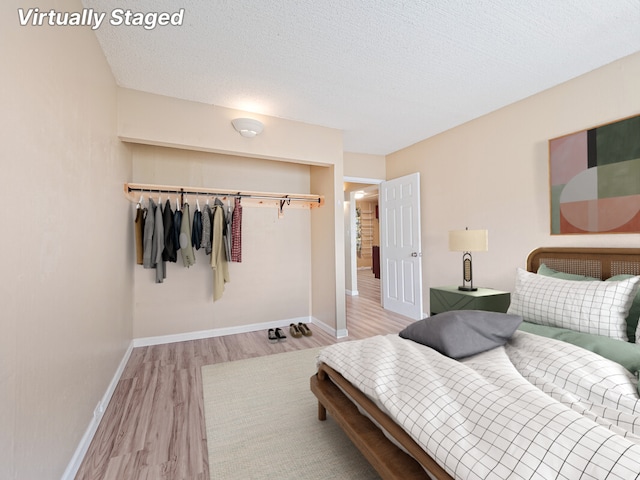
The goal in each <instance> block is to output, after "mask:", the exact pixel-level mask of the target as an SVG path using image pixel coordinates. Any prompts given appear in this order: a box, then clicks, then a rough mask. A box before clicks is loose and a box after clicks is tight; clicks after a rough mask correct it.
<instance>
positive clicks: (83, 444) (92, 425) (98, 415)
mask: <svg viewBox="0 0 640 480" xmlns="http://www.w3.org/2000/svg"><path fill="white" fill-rule="evenodd" d="M132 351H133V341H132V342H130V343H129V347H128V348H127V351H126V352H125V353H124V356H123V357H122V360H120V365H118V368H117V370H116V372H115V374H114V375H113V378H112V379H111V383H109V386H108V387H107V391H106V392H105V394H104V395H103V396H102V399H101V400H100V402H98V405H96V408H95V409H94V411H93V417H92V418H91V421H90V422H89V426H88V427H87V430H86V431H85V432H84V435H83V436H82V438H81V439H80V443H79V444H78V447H77V448H76V451H75V452H74V454H73V457H71V461H70V462H69V464H68V465H67V468H66V470H65V471H64V473H63V474H62V480H73V479H74V478H75V476H76V474H77V473H78V469H79V468H80V464H81V463H82V460H83V459H84V456H85V454H86V453H87V450H88V449H89V445H90V444H91V440H93V436H94V435H95V434H96V430H98V425H100V420H102V417H103V415H104V411H105V410H106V409H107V405H109V402H110V401H111V397H112V396H113V392H114V391H115V389H116V385H118V382H119V381H120V377H121V376H122V372H124V369H125V367H126V366H127V362H128V361H129V357H130V356H131V352H132Z"/></svg>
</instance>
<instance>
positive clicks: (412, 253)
mask: <svg viewBox="0 0 640 480" xmlns="http://www.w3.org/2000/svg"><path fill="white" fill-rule="evenodd" d="M411 256H412V257H421V256H422V253H418V252H411Z"/></svg>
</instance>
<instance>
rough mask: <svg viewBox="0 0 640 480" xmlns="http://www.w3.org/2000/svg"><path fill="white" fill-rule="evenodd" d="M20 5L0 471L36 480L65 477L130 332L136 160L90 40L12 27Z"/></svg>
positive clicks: (6, 81)
mask: <svg viewBox="0 0 640 480" xmlns="http://www.w3.org/2000/svg"><path fill="white" fill-rule="evenodd" d="M25 6H26V5H25V4H24V2H17V1H9V2H3V3H2V14H1V15H0V17H1V18H2V20H1V22H2V23H1V27H0V29H1V31H2V42H0V52H1V54H0V55H1V57H2V59H3V65H2V67H3V68H2V70H3V73H4V74H3V75H2V79H1V80H0V84H1V88H0V104H1V105H2V116H1V118H2V120H1V122H2V125H1V126H2V128H1V131H2V145H3V149H4V151H3V154H2V174H1V175H0V189H1V190H2V192H3V193H4V195H5V199H6V205H5V208H3V209H2V215H1V218H2V225H3V228H2V232H3V234H2V235H0V251H2V252H3V266H2V275H1V276H0V299H1V301H2V313H1V314H0V328H1V330H2V334H1V335H0V478H3V479H39V480H44V479H58V478H60V477H61V475H62V474H63V472H64V470H65V467H66V466H67V464H68V463H69V461H70V459H71V458H72V455H73V454H74V451H75V450H76V447H77V446H78V444H79V442H80V439H81V438H82V436H83V434H84V433H85V431H86V429H87V427H88V425H89V424H90V422H91V420H92V415H93V411H94V408H95V407H96V405H97V403H98V402H99V401H100V400H101V398H102V396H103V395H104V393H105V391H106V390H107V386H108V385H109V382H110V381H111V380H112V377H113V375H114V373H115V371H116V369H117V367H118V364H119V363H120V361H121V360H122V358H123V355H124V353H125V351H126V349H127V347H128V345H129V343H130V340H131V334H132V314H131V312H132V292H133V286H132V285H133V282H132V279H133V269H132V266H131V265H132V251H131V249H130V248H129V244H130V235H131V234H132V232H131V224H130V222H128V221H127V220H128V219H129V218H130V214H131V211H130V209H129V204H128V202H127V201H125V199H124V196H123V195H122V183H123V182H124V181H127V180H128V179H129V177H130V175H131V160H130V154H129V151H128V149H127V147H126V146H124V145H123V144H122V143H121V142H120V141H119V140H118V139H117V137H116V85H115V82H114V80H113V77H112V75H111V72H110V69H109V67H108V66H107V63H106V62H105V59H104V56H103V54H102V51H101V50H100V47H99V45H98V42H97V40H96V38H95V35H94V34H93V33H92V32H91V31H90V30H89V29H86V28H52V27H47V26H42V27H20V26H19V23H18V18H17V9H18V8H19V7H25ZM28 6H29V7H39V8H40V9H41V10H43V11H45V10H48V9H50V8H56V9H64V10H75V11H80V10H81V9H82V5H81V3H80V2H79V1H72V2H61V1H57V2H43V1H37V0H36V1H34V2H31V3H29V5H28Z"/></svg>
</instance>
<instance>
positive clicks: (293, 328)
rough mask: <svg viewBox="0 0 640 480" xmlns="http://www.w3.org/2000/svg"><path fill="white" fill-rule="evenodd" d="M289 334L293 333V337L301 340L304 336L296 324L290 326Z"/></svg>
mask: <svg viewBox="0 0 640 480" xmlns="http://www.w3.org/2000/svg"><path fill="white" fill-rule="evenodd" d="M289 333H291V336H292V337H294V338H300V337H301V336H302V332H301V331H300V329H299V328H298V326H297V325H296V324H295V323H292V324H290V325H289Z"/></svg>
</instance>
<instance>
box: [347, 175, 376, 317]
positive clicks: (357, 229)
mask: <svg viewBox="0 0 640 480" xmlns="http://www.w3.org/2000/svg"><path fill="white" fill-rule="evenodd" d="M369 181H370V182H371V183H365V181H364V180H361V179H358V181H355V180H354V181H347V179H345V183H344V191H345V260H346V261H345V266H346V275H345V286H346V294H347V295H348V296H358V295H361V293H365V294H367V293H368V292H371V288H373V287H377V288H378V289H379V288H380V287H379V285H380V279H379V277H380V275H379V255H378V252H379V245H380V243H379V239H380V227H379V219H378V214H377V213H378V208H377V207H378V184H380V183H381V182H382V180H369ZM374 182H375V183H374ZM374 267H375V269H376V272H374ZM369 277H371V278H369ZM365 281H366V282H367V286H366V287H365V288H364V290H363V292H360V287H359V286H360V284H363V282H365ZM363 286H364V285H363ZM376 301H377V303H378V304H379V305H382V303H381V302H380V296H379V294H378V296H377V300H376Z"/></svg>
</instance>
